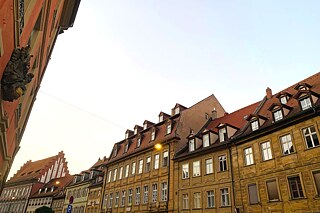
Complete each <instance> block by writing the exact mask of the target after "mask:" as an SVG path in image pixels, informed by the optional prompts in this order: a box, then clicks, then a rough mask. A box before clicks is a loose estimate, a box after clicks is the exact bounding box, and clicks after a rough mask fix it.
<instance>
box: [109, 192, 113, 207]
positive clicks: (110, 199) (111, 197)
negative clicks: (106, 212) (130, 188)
mask: <svg viewBox="0 0 320 213" xmlns="http://www.w3.org/2000/svg"><path fill="white" fill-rule="evenodd" d="M112 200H113V193H110V196H109V208H112Z"/></svg>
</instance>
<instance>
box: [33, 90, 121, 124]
mask: <svg viewBox="0 0 320 213" xmlns="http://www.w3.org/2000/svg"><path fill="white" fill-rule="evenodd" d="M39 91H40V92H41V93H43V94H45V95H47V96H48V97H51V98H53V99H55V100H58V101H60V102H62V103H65V104H67V105H69V106H71V107H73V108H76V109H78V110H80V111H82V112H85V113H87V114H89V115H91V116H93V117H96V118H99V119H100V120H103V121H105V122H107V123H109V124H112V125H113V126H117V127H118V128H121V129H123V130H126V129H127V128H125V127H123V126H121V125H119V124H117V123H114V122H113V121H110V120H107V119H105V118H103V117H101V116H99V115H97V114H94V113H92V112H89V111H88V110H85V109H83V108H80V107H78V106H76V105H74V104H71V103H69V102H67V101H65V100H63V99H61V98H58V97H56V96H54V95H51V94H49V93H47V92H45V91H43V90H39Z"/></svg>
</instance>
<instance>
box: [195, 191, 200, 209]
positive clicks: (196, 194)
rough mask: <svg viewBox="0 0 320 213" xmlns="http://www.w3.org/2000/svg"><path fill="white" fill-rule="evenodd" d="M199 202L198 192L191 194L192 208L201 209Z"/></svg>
mask: <svg viewBox="0 0 320 213" xmlns="http://www.w3.org/2000/svg"><path fill="white" fill-rule="evenodd" d="M200 202H201V200H200V192H196V193H194V194H193V208H195V209H197V208H201V203H200Z"/></svg>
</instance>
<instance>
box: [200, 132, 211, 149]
mask: <svg viewBox="0 0 320 213" xmlns="http://www.w3.org/2000/svg"><path fill="white" fill-rule="evenodd" d="M202 140H203V147H208V146H210V140H209V134H205V135H203V137H202Z"/></svg>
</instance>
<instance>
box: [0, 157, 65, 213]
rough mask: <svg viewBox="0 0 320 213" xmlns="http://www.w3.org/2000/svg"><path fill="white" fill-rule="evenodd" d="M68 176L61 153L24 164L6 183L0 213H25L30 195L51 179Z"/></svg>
mask: <svg viewBox="0 0 320 213" xmlns="http://www.w3.org/2000/svg"><path fill="white" fill-rule="evenodd" d="M68 174H69V171H68V167H67V162H66V159H65V157H64V153H63V152H59V153H58V154H57V155H55V156H52V157H49V158H45V159H42V160H38V161H34V162H32V161H28V162H26V163H25V164H24V165H23V166H22V167H21V168H20V169H19V170H18V171H17V173H16V174H14V176H13V177H12V178H10V180H9V181H8V182H7V183H6V185H5V187H4V189H3V191H2V193H1V196H0V212H16V213H20V212H21V213H23V212H25V211H26V209H27V204H28V200H29V198H30V197H31V196H32V195H34V194H35V193H36V192H38V191H39V190H40V189H41V188H42V187H43V186H44V185H45V184H46V183H48V182H50V181H51V180H52V179H55V178H60V177H65V176H66V175H68Z"/></svg>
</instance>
